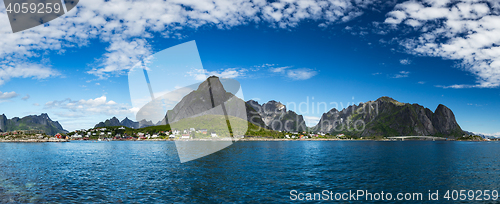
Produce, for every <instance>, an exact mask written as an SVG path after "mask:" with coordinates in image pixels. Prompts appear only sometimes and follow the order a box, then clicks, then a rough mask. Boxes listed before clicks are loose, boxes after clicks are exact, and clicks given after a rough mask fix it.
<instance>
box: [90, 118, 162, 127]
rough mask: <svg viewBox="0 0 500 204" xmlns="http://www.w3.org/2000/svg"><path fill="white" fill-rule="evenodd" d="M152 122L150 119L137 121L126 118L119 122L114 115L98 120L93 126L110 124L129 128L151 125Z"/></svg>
mask: <svg viewBox="0 0 500 204" xmlns="http://www.w3.org/2000/svg"><path fill="white" fill-rule="evenodd" d="M153 125H154V124H153V123H152V122H151V121H146V120H141V121H139V122H134V121H132V120H130V119H128V118H125V119H123V120H122V121H121V122H120V121H119V120H118V118H116V117H112V118H111V119H107V120H106V121H104V122H100V123H98V124H97V125H95V126H94V128H100V127H111V126H125V127H129V128H134V129H137V128H143V127H148V126H153Z"/></svg>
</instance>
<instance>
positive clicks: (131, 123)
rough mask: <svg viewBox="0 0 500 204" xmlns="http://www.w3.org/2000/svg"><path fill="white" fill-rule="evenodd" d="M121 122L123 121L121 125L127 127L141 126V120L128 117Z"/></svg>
mask: <svg viewBox="0 0 500 204" xmlns="http://www.w3.org/2000/svg"><path fill="white" fill-rule="evenodd" d="M120 123H121V125H123V126H125V127H129V128H134V129H137V128H139V122H134V121H132V120H130V119H128V118H125V119H123V120H122V121H121V122H120Z"/></svg>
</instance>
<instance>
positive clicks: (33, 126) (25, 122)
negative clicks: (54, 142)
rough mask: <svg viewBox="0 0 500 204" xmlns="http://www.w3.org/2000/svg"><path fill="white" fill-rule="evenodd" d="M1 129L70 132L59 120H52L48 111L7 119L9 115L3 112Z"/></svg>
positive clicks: (54, 132)
mask: <svg viewBox="0 0 500 204" xmlns="http://www.w3.org/2000/svg"><path fill="white" fill-rule="evenodd" d="M0 130H2V131H4V132H8V131H14V130H43V131H44V132H45V134H47V135H55V134H56V133H67V132H68V131H67V130H64V129H63V127H62V126H61V124H59V122H57V121H52V120H51V119H50V118H49V116H48V115H47V113H42V114H41V115H29V116H25V117H23V118H19V117H14V118H11V119H7V116H5V114H2V115H0Z"/></svg>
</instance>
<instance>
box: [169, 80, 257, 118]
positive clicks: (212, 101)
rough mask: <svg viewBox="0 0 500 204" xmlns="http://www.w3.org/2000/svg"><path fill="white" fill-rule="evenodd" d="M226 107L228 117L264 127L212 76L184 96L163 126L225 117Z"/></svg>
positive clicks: (243, 102)
mask: <svg viewBox="0 0 500 204" xmlns="http://www.w3.org/2000/svg"><path fill="white" fill-rule="evenodd" d="M222 105H224V107H225V109H226V111H227V115H230V116H235V117H238V118H241V119H244V120H247V121H250V122H252V123H254V124H256V125H259V126H261V127H264V126H265V125H264V122H263V121H262V119H261V118H260V116H259V115H258V114H257V113H255V112H254V111H252V110H253V108H252V107H251V106H249V105H248V104H246V103H245V101H243V100H241V99H240V98H238V97H236V96H235V95H233V94H232V93H231V92H227V91H226V90H225V89H224V86H223V85H222V83H221V81H220V80H219V78H218V77H215V76H211V77H209V78H208V79H207V80H205V81H204V82H203V83H201V84H200V85H199V86H198V89H197V90H195V91H192V92H191V93H189V94H188V95H186V96H184V98H182V100H181V101H180V102H179V103H177V104H176V105H175V107H174V108H173V109H172V110H169V111H167V115H166V117H165V118H167V119H168V120H165V121H162V122H160V123H161V124H166V123H174V122H176V121H179V120H181V119H184V118H189V117H197V116H202V115H224V113H223V110H222V109H221V108H214V107H221V106H222Z"/></svg>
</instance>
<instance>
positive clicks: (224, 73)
mask: <svg viewBox="0 0 500 204" xmlns="http://www.w3.org/2000/svg"><path fill="white" fill-rule="evenodd" d="M247 71H248V70H247V69H237V68H229V69H225V70H220V71H212V72H208V75H209V76H213V75H215V76H218V77H222V78H237V77H242V76H244V75H245V72H247Z"/></svg>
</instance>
